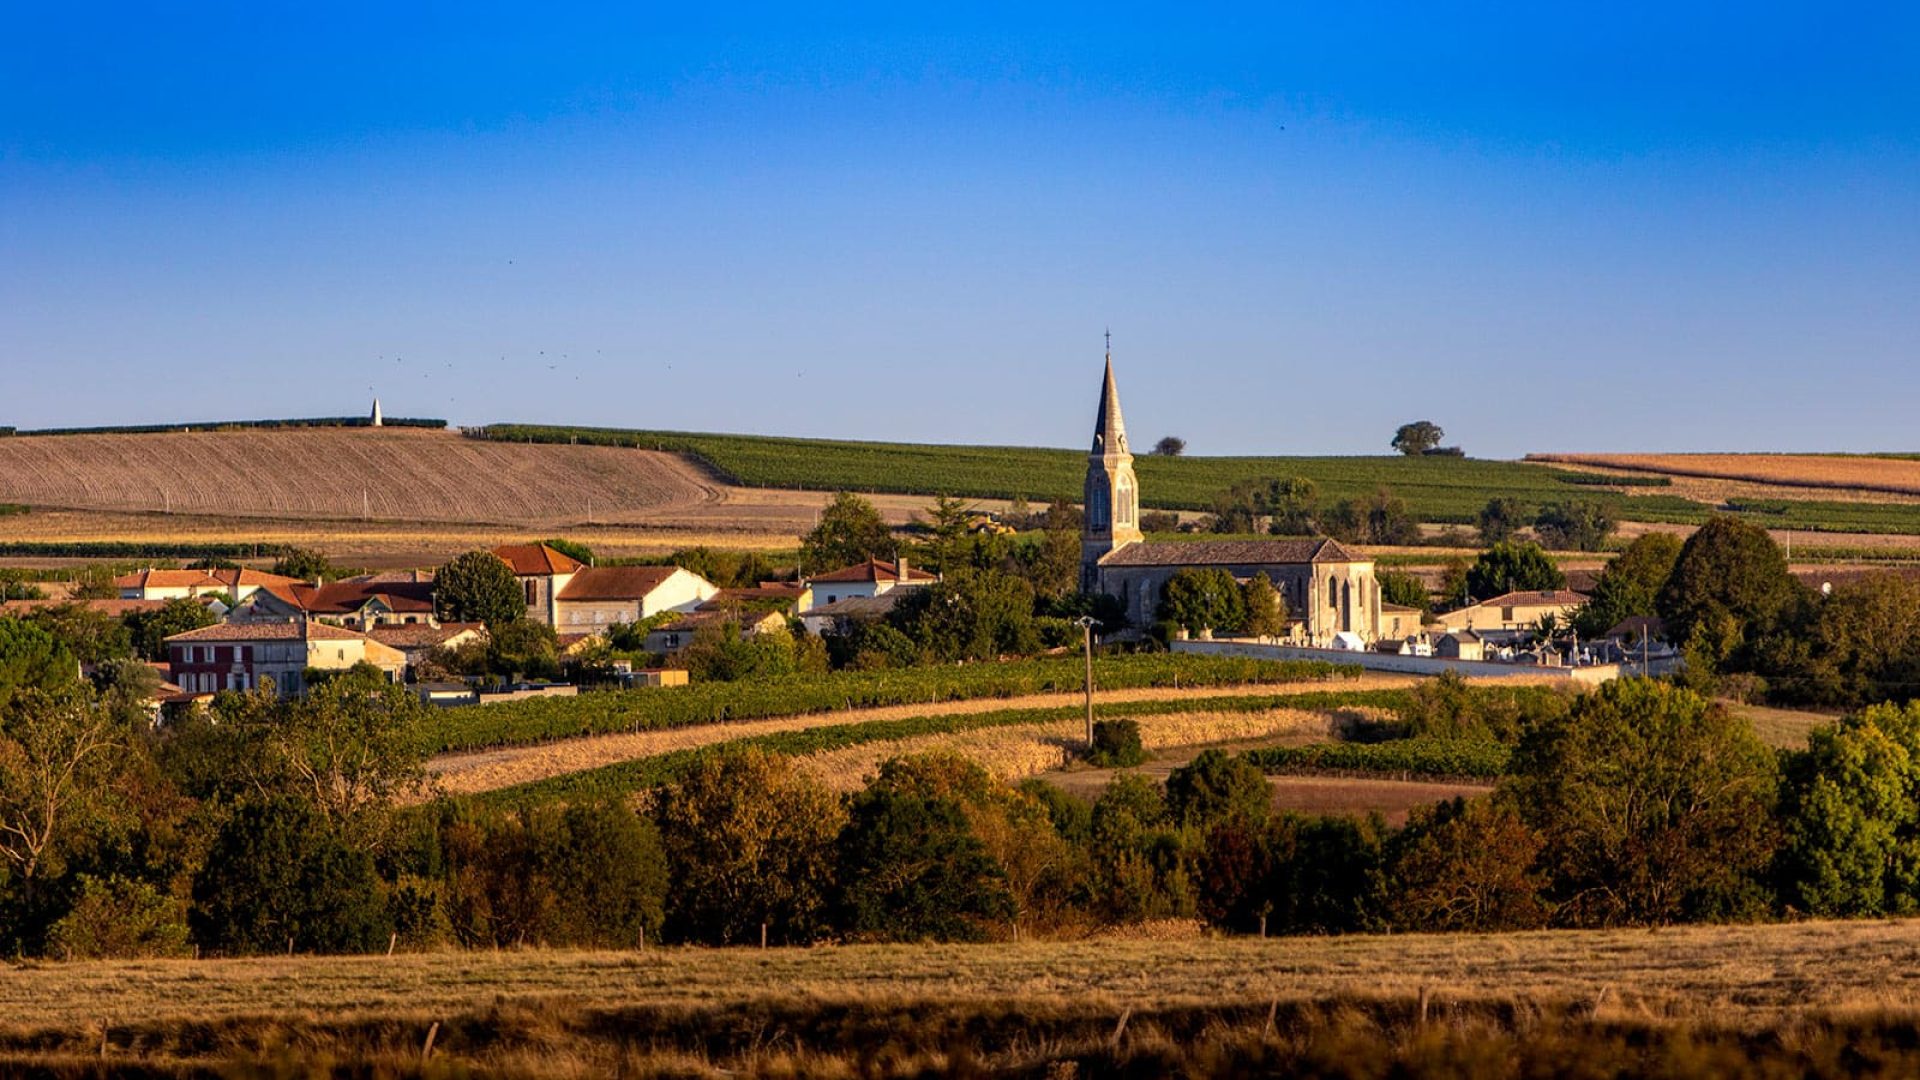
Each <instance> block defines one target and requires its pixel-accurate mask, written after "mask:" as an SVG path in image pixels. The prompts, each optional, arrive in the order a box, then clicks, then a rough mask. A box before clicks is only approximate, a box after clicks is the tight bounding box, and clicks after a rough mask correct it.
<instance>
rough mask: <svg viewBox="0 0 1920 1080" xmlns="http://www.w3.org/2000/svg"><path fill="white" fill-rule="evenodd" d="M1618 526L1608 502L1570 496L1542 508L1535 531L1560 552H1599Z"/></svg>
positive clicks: (1542, 541) (1534, 521) (1546, 543)
mask: <svg viewBox="0 0 1920 1080" xmlns="http://www.w3.org/2000/svg"><path fill="white" fill-rule="evenodd" d="M1618 525H1619V522H1618V521H1616V520H1614V516H1613V511H1611V510H1609V509H1607V507H1606V505H1605V504H1603V503H1597V502H1594V501H1592V500H1591V499H1568V500H1565V501H1563V502H1551V503H1548V504H1547V505H1545V506H1543V507H1541V508H1540V513H1539V514H1538V515H1537V516H1535V518H1534V520H1533V531H1534V532H1536V533H1538V534H1540V542H1541V543H1543V544H1545V545H1546V546H1548V547H1550V548H1553V549H1554V550H1556V551H1599V550H1600V549H1601V548H1603V547H1605V546H1606V544H1607V537H1609V536H1612V535H1613V530H1614V529H1615V528H1616V527H1618Z"/></svg>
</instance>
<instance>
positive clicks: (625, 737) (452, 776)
mask: <svg viewBox="0 0 1920 1080" xmlns="http://www.w3.org/2000/svg"><path fill="white" fill-rule="evenodd" d="M1419 681H1420V678H1419V677H1418V676H1412V675H1367V676H1363V677H1361V678H1358V679H1343V680H1341V681H1339V682H1334V683H1328V682H1300V683H1274V684H1269V685H1262V686H1241V687H1230V686H1209V687H1202V688H1200V689H1174V688H1171V687H1160V688H1140V689H1132V690H1097V691H1095V692H1094V695H1093V699H1094V700H1095V701H1096V702H1102V703H1105V702H1135V701H1138V702H1154V701H1184V700H1189V699H1193V698H1208V697H1233V696H1247V695H1253V694H1277V693H1303V694H1305V693H1314V692H1316V691H1321V690H1339V691H1347V690H1398V689H1404V688H1406V687H1409V686H1413V685H1414V684H1416V683H1418V682H1419ZM1081 700H1082V696H1081V695H1080V694H1078V693H1065V694H1029V695H1026V696H1024V697H1011V698H977V699H974V700H971V701H942V702H934V703H929V704H925V705H889V706H886V707H883V708H875V709H843V710H840V711H837V712H824V713H807V714H805V715H801V716H783V717H774V718H771V719H765V720H742V721H736V722H733V723H724V724H700V725H697V726H693V727H683V728H670V729H667V730H662V731H640V732H628V733H621V734H615V735H583V736H581V737H579V738H577V739H565V740H562V741H559V742H551V743H541V744H538V745H534V746H502V747H498V748H495V749H492V750H473V751H463V752H459V753H451V754H441V755H440V756H438V757H435V758H434V759H433V760H432V761H429V762H428V763H427V771H428V773H429V774H431V775H432V777H433V778H434V779H435V780H436V781H438V782H439V784H440V786H441V788H442V789H444V790H445V791H447V792H449V793H451V794H470V793H473V792H480V791H494V790H497V789H499V788H503V787H512V786H513V785H515V784H526V783H531V782H533V781H536V780H546V779H548V778H550V777H555V776H564V775H566V774H568V773H575V772H582V771H584V770H587V769H597V768H600V767H601V766H603V765H614V764H618V763H619V762H622V761H634V760H638V759H640V758H646V757H653V756H654V755H656V754H665V753H670V752H672V751H675V750H692V749H698V748H700V747H703V746H712V745H714V744H716V743H723V742H732V741H733V740H735V739H745V738H751V737H752V736H755V735H771V734H774V733H776V732H783V731H805V730H809V729H812V728H828V727H840V726H842V725H846V724H860V723H865V722H867V721H869V720H905V719H910V718H912V717H916V716H967V715H973V714H976V713H988V712H1000V711H1002V710H1006V709H1049V708H1060V707H1063V706H1069V705H1077V704H1079V703H1080V702H1081ZM471 707H472V708H487V706H484V705H478V706H471Z"/></svg>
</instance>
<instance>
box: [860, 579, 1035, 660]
mask: <svg viewBox="0 0 1920 1080" xmlns="http://www.w3.org/2000/svg"><path fill="white" fill-rule="evenodd" d="M888 621H889V622H891V623H892V624H893V625H894V627H895V628H896V629H898V630H899V631H900V632H901V633H904V634H906V635H907V637H909V638H911V639H912V640H913V643H914V644H915V645H917V646H919V648H920V651H921V653H922V654H923V655H925V656H928V657H931V658H933V659H935V660H940V661H955V660H991V659H994V658H995V657H998V656H1002V655H1008V654H1014V655H1017V654H1021V653H1031V652H1033V651H1035V650H1036V649H1037V648H1038V647H1039V637H1038V635H1037V632H1036V631H1035V629H1034V623H1033V587H1032V586H1031V585H1028V584H1027V583H1026V582H1025V581H1023V580H1021V579H1020V578H1017V577H1014V576H1013V575H1011V574H1001V573H996V572H994V571H990V570H962V571H957V572H955V573H952V574H949V575H947V576H946V578H944V579H943V580H941V581H937V582H935V583H933V584H932V585H923V586H920V587H918V588H915V589H911V590H909V591H908V592H907V593H906V595H905V596H903V597H901V599H900V600H899V602H897V603H896V604H894V607H893V611H892V612H891V613H890V614H889V615H888Z"/></svg>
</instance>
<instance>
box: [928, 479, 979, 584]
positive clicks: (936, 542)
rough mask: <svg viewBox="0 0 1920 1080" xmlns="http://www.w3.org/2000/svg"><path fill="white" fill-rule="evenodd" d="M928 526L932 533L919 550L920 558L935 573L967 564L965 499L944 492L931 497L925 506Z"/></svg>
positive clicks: (968, 520)
mask: <svg viewBox="0 0 1920 1080" xmlns="http://www.w3.org/2000/svg"><path fill="white" fill-rule="evenodd" d="M927 517H928V522H927V525H928V528H930V529H931V530H932V533H933V535H932V536H931V537H929V538H928V541H927V543H926V545H925V546H924V547H923V548H922V549H921V551H922V553H923V554H922V556H921V558H922V560H923V561H927V562H929V563H930V565H931V568H932V569H933V571H934V572H935V573H946V572H948V571H950V570H953V569H956V568H958V567H960V566H964V565H966V564H967V549H968V547H969V544H968V540H969V539H971V537H970V536H969V535H968V528H967V527H968V524H969V522H970V519H971V517H972V514H971V513H970V511H969V509H968V506H967V504H966V502H964V501H963V500H960V499H955V498H951V497H949V496H946V495H936V496H934V500H933V505H932V506H929V507H927Z"/></svg>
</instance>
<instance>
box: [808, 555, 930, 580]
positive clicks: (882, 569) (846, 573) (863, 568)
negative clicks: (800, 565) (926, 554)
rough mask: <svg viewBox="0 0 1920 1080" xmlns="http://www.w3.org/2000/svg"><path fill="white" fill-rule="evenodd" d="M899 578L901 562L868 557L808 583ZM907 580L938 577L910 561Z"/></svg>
mask: <svg viewBox="0 0 1920 1080" xmlns="http://www.w3.org/2000/svg"><path fill="white" fill-rule="evenodd" d="M899 580H900V564H899V563H897V562H887V561H885V560H883V559H868V560H867V561H866V562H863V563H855V564H853V565H852V566H847V567H842V568H841V569H839V570H834V571H832V572H830V573H825V574H818V575H815V576H814V577H810V578H808V579H807V583H808V584H810V585H811V584H815V583H818V582H822V581H826V582H834V583H838V582H874V583H878V582H882V581H899ZM907 580H908V581H934V580H936V579H935V577H934V576H933V575H932V574H929V573H927V572H926V571H925V570H922V569H920V568H919V567H916V566H914V565H912V564H911V563H909V564H908V565H907Z"/></svg>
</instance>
